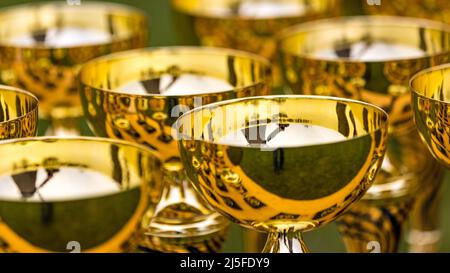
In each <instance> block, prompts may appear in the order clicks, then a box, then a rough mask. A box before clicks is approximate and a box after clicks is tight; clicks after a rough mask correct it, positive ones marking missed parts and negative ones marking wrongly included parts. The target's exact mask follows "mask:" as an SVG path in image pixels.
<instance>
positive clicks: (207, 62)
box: [79, 47, 270, 252]
mask: <svg viewBox="0 0 450 273" xmlns="http://www.w3.org/2000/svg"><path fill="white" fill-rule="evenodd" d="M124 68H126V69H124ZM79 79H80V94H81V101H82V105H83V109H84V113H85V116H86V118H87V120H88V123H89V125H90V127H91V128H92V130H93V131H94V132H95V134H97V135H99V136H103V137H110V138H117V139H124V140H127V141H134V142H137V143H139V144H144V145H147V146H149V147H152V148H154V149H156V150H157V151H158V152H159V153H160V154H161V156H162V158H163V161H164V163H163V172H164V175H165V189H164V193H163V198H162V200H161V202H160V203H159V204H158V207H157V209H156V217H154V218H153V219H152V222H149V223H144V224H146V225H147V226H148V228H147V231H146V235H147V236H146V239H145V240H144V241H142V242H141V247H142V248H143V249H144V250H145V249H147V250H150V251H160V252H216V251H219V250H220V248H221V246H222V243H223V241H224V236H225V231H226V229H227V227H228V222H227V221H226V219H224V218H223V217H222V216H221V215H220V214H218V213H217V212H215V211H214V210H212V209H211V208H210V206H209V205H208V204H207V203H205V201H204V200H203V199H202V198H201V197H200V196H199V195H198V193H197V192H195V190H194V189H193V188H192V187H191V185H190V181H189V180H188V179H187V177H186V174H185V171H184V167H183V164H182V162H181V160H180V152H179V150H178V145H177V142H176V140H175V139H174V138H173V133H174V129H173V124H174V123H175V121H176V119H177V118H178V117H179V116H180V115H181V114H182V113H184V112H186V111H188V110H190V109H192V108H193V107H196V106H201V105H202V104H208V103H212V102H217V101H221V100H226V99H233V98H240V97H246V96H255V95H266V94H268V93H269V87H270V65H269V63H268V62H267V61H266V60H265V59H263V58H261V57H259V56H256V55H253V54H250V53H245V52H241V51H236V50H231V49H217V48H204V47H166V48H154V49H142V50H132V51H129V52H123V53H116V54H113V55H109V56H104V57H101V58H98V59H96V60H93V61H91V62H89V63H87V64H86V65H84V66H83V67H82V69H81V70H80V74H79ZM175 132H176V131H175Z"/></svg>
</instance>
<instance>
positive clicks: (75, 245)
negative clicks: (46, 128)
mask: <svg viewBox="0 0 450 273" xmlns="http://www.w3.org/2000/svg"><path fill="white" fill-rule="evenodd" d="M0 154H2V155H8V160H2V161H1V162H0V252H129V251H134V250H136V247H137V242H138V241H139V238H140V237H141V236H142V228H141V221H142V219H143V217H144V215H145V218H151V217H152V212H153V211H154V208H155V206H156V204H157V203H158V201H159V199H160V198H161V194H162V188H163V187H162V173H161V170H160V169H161V164H162V162H161V161H160V159H159V157H158V155H157V153H155V152H154V151H151V150H149V149H148V148H146V147H144V146H140V145H136V144H132V143H126V142H122V141H114V140H108V139H100V138H81V137H79V138H56V137H43V138H42V137H41V138H28V139H15V140H6V141H3V142H1V143H0Z"/></svg>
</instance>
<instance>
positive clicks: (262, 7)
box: [172, 0, 341, 85]
mask: <svg viewBox="0 0 450 273" xmlns="http://www.w3.org/2000/svg"><path fill="white" fill-rule="evenodd" d="M172 6H173V7H174V9H175V10H177V11H178V12H179V13H181V14H185V15H188V16H189V17H190V18H191V20H190V21H189V23H190V24H191V25H192V26H191V27H192V29H193V31H194V33H195V35H196V36H197V38H198V39H199V42H200V44H201V45H205V46H218V47H226V48H235V49H240V50H245V51H250V52H253V53H257V54H259V55H262V56H264V57H266V58H267V59H269V60H271V61H273V62H275V63H276V62H277V59H278V58H277V57H278V56H277V40H276V34H278V32H279V31H280V30H282V29H284V28H286V27H288V26H292V25H295V24H297V23H300V22H305V21H310V20H314V19H318V18H326V17H334V16H337V15H339V13H340V6H341V5H340V0H281V1H280V0H268V1H254V0H215V1H207V0H172ZM183 23H184V24H185V23H186V22H185V21H183ZM273 70H274V73H273V75H274V84H275V85H279V84H280V83H281V72H280V71H279V66H278V65H274V68H273Z"/></svg>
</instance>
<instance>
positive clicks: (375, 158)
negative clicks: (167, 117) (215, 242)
mask: <svg viewBox="0 0 450 273" xmlns="http://www.w3.org/2000/svg"><path fill="white" fill-rule="evenodd" d="M318 109H320V111H318ZM387 126H388V122H387V114H386V113H385V112H384V111H383V110H381V109H380V108H378V107H375V106H372V105H369V104H366V103H362V102H357V101H351V100H347V99H340V98H332V97H319V96H294V95H291V96H266V97H252V98H244V99H236V100H229V101H223V102H219V103H213V104H210V105H206V106H203V107H199V108H195V109H194V110H192V111H190V112H188V113H186V114H184V115H183V116H181V117H180V118H179V119H178V121H177V128H178V129H179V134H180V135H179V147H180V150H181V157H182V160H183V163H184V164H185V167H186V172H187V174H188V177H189V178H190V179H191V180H192V182H193V184H194V185H195V187H196V188H197V190H198V191H199V192H200V193H201V194H202V196H203V197H204V198H205V200H207V201H208V203H209V204H211V206H213V207H214V208H215V209H216V210H218V211H219V212H220V213H222V214H223V215H224V216H226V217H227V218H228V219H230V220H232V221H233V222H235V223H238V224H240V225H242V226H244V227H246V228H249V229H252V230H257V231H261V232H266V233H269V238H268V240H267V243H266V246H265V247H264V250H263V252H272V253H280V252H288V253H300V252H307V251H308V248H307V247H306V245H305V243H304V242H303V240H302V238H301V233H302V232H304V231H308V230H312V229H316V228H318V227H319V226H322V225H324V224H326V223H329V222H331V221H333V220H335V219H336V218H337V217H339V216H340V215H341V214H342V213H344V212H345V211H346V210H347V209H348V208H350V206H351V205H352V204H353V203H354V202H356V201H357V200H359V199H360V198H361V197H362V196H363V195H364V193H365V192H366V190H367V189H368V188H369V187H370V186H371V185H372V182H373V181H374V179H375V176H376V174H377V171H378V169H379V168H380V167H381V162H382V160H383V156H384V152H385V148H386V137H387V129H388V127H387Z"/></svg>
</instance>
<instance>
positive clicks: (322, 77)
mask: <svg viewBox="0 0 450 273" xmlns="http://www.w3.org/2000/svg"><path fill="white" fill-rule="evenodd" d="M319 41H320V42H319ZM449 41H450V29H449V28H448V27H447V26H446V25H444V24H440V23H438V22H432V21H427V20H421V19H411V18H402V17H384V16H372V17H371V16H365V17H364V16H362V17H349V18H337V19H330V20H322V21H317V22H311V23H305V24H302V25H299V26H296V27H292V28H291V29H289V30H286V32H285V33H284V34H282V35H281V41H280V44H281V45H280V50H281V54H282V57H281V59H282V60H281V61H282V66H283V71H284V77H285V80H286V82H287V84H288V85H289V86H290V87H291V90H292V91H293V92H294V93H302V94H308V95H310V94H313V95H331V96H337V97H346V98H352V99H357V100H361V101H366V102H368V103H372V104H375V105H378V106H380V107H382V108H383V109H384V110H385V111H386V112H388V113H389V116H390V121H391V122H390V128H389V142H388V149H387V152H386V157H385V159H384V161H383V166H382V168H381V171H380V174H379V175H378V176H377V179H376V181H375V183H374V185H373V186H372V187H371V188H370V190H369V191H368V192H367V194H366V195H365V196H364V198H363V201H362V202H359V203H358V204H357V205H356V206H355V207H353V208H352V210H350V211H349V213H347V214H345V215H344V216H343V217H342V218H341V219H340V221H339V222H338V223H339V228H340V231H341V233H342V234H343V239H344V242H345V244H346V247H347V250H348V251H350V252H367V251H368V250H369V249H368V243H369V242H371V241H375V242H378V243H379V244H380V250H381V251H382V252H395V251H397V249H398V243H399V239H400V236H401V235H402V226H403V223H404V221H405V219H406V218H407V217H408V214H409V212H410V210H411V206H412V205H413V202H414V201H415V200H414V197H415V196H416V195H417V193H419V192H424V191H430V190H433V189H435V188H436V187H434V186H433V185H434V184H436V183H440V181H441V180H442V177H443V169H442V168H441V167H440V166H439V165H438V164H437V163H436V162H435V161H434V160H432V158H431V157H430V156H427V152H426V147H425V146H424V145H422V143H420V140H419V136H418V133H417V130H416V129H415V126H414V123H413V119H412V116H413V114H412V111H411V104H410V101H411V99H410V91H409V86H408V82H409V79H410V78H411V76H412V75H414V74H415V73H417V72H418V71H420V70H422V69H424V68H426V67H429V66H432V65H436V64H441V63H445V62H448V61H449V56H450V51H449V50H450V43H449ZM418 155H420V156H418ZM430 208H431V207H430ZM429 213H430V214H432V212H429Z"/></svg>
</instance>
